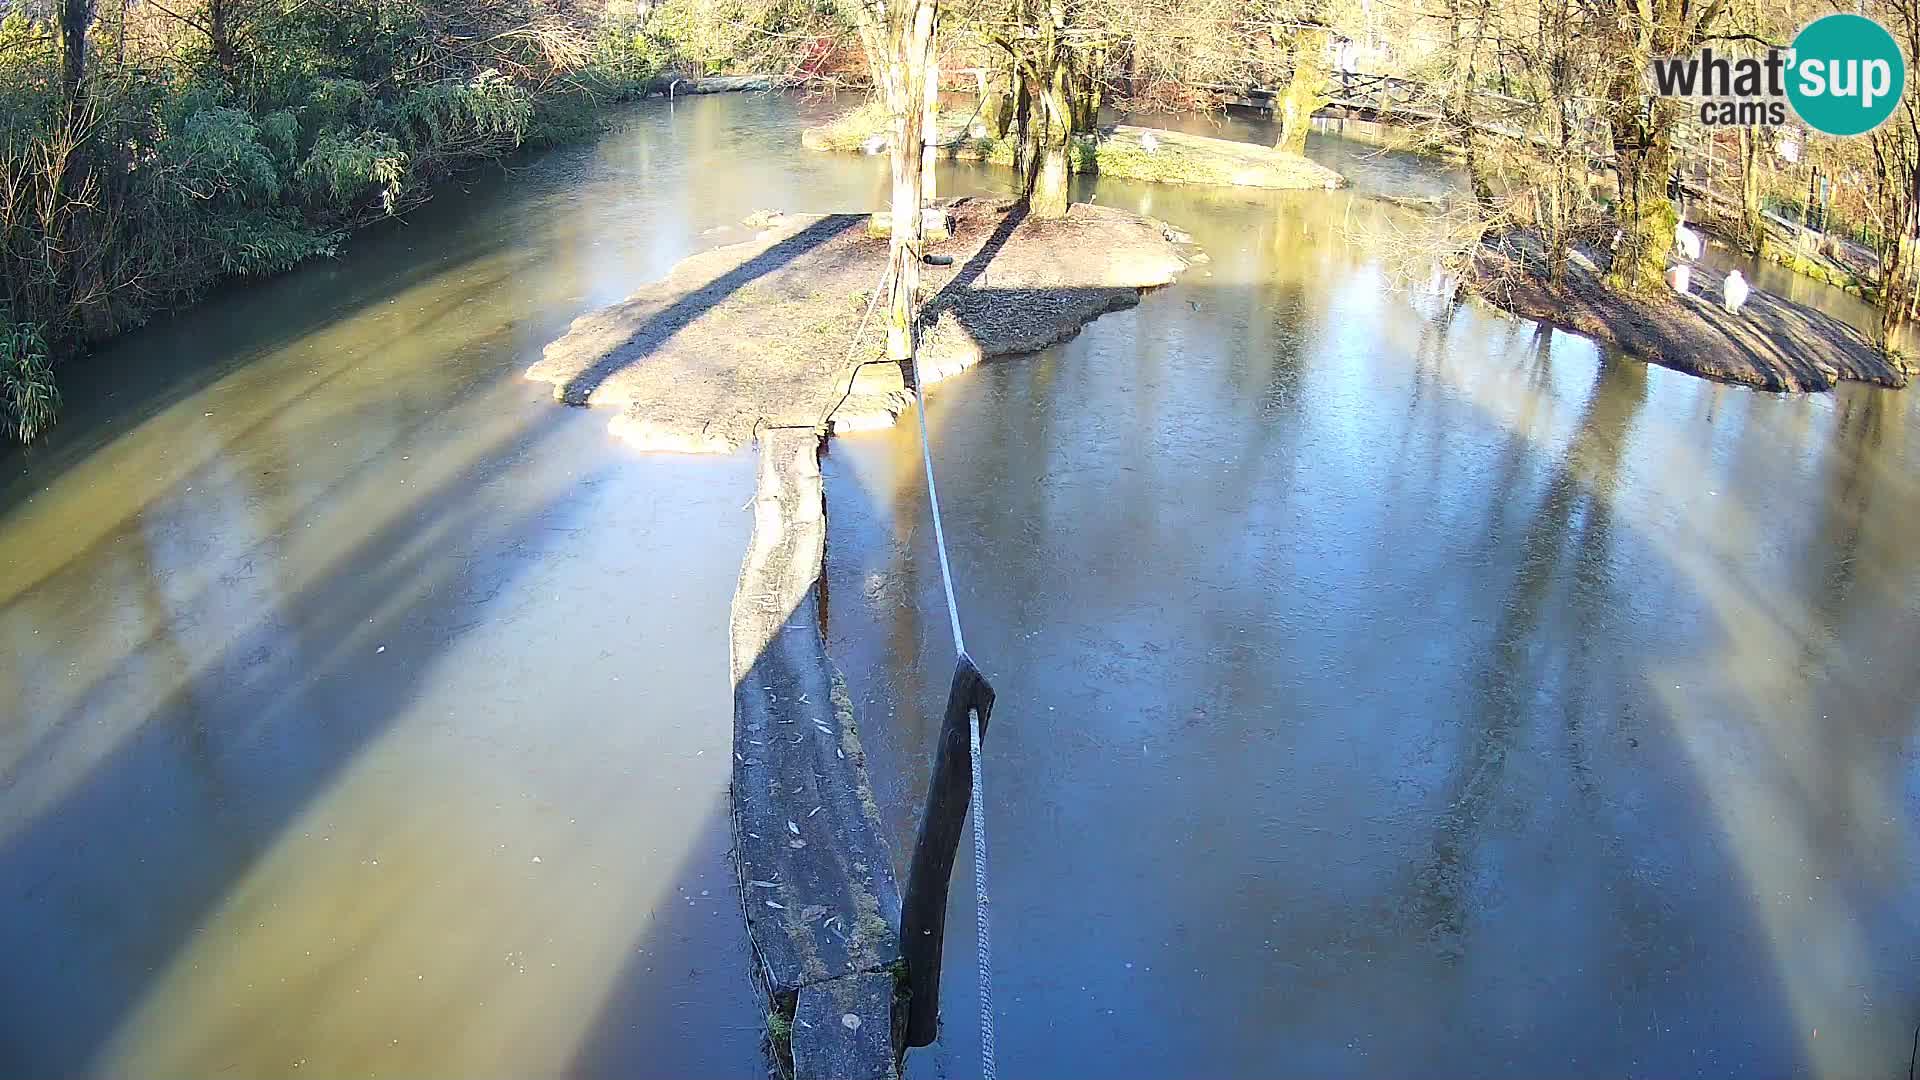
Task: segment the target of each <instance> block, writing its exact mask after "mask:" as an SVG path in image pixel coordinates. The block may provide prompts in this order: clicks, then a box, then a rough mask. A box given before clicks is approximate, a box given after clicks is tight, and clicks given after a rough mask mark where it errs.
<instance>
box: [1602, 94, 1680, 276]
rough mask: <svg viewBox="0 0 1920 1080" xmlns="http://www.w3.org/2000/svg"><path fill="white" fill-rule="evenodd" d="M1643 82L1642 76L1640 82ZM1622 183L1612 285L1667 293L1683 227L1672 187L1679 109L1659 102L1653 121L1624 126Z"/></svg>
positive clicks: (1618, 159)
mask: <svg viewBox="0 0 1920 1080" xmlns="http://www.w3.org/2000/svg"><path fill="white" fill-rule="evenodd" d="M1636 78H1637V76H1636ZM1613 153H1614V171H1615V173H1616V174H1617V175H1618V177H1619V192H1620V203H1619V217H1620V245H1619V247H1618V248H1617V249H1616V250H1615V252H1614V256H1613V265H1612V266H1611V267H1610V268H1609V269H1608V271H1607V279H1608V281H1609V282H1611V283H1612V284H1613V286H1614V287H1615V288H1618V289H1622V290H1624V291H1626V292H1630V293H1640V294H1642V295H1646V294H1651V293H1656V292H1659V291H1660V290H1661V289H1663V288H1665V280H1664V279H1665V274H1666V268H1667V253H1668V252H1670V251H1672V250H1673V234H1674V229H1675V227H1676V226H1677V225H1678V224H1679V222H1680V216H1679V215H1678V214H1677V213H1675V212H1674V209H1673V201H1672V200H1671V199H1669V198H1667V182H1668V181H1669V180H1670V179H1671V178H1672V176H1673V109H1672V106H1671V104H1670V103H1669V102H1668V101H1667V100H1666V99H1664V98H1654V99H1653V100H1652V101H1651V103H1650V108H1649V110H1648V115H1646V116H1645V117H1644V118H1642V119H1639V120H1637V121H1636V122H1633V123H1629V124H1623V125H1619V126H1617V127H1616V128H1615V131H1614V138H1613Z"/></svg>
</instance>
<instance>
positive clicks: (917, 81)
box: [887, 0, 939, 375]
mask: <svg viewBox="0 0 1920 1080" xmlns="http://www.w3.org/2000/svg"><path fill="white" fill-rule="evenodd" d="M912 10H913V14H912V17H911V18H909V19H903V20H901V23H900V26H899V28H898V35H897V37H896V38H895V44H894V47H893V49H892V51H891V56H890V58H889V62H888V74H887V79H888V84H889V88H890V90H891V91H892V93H891V95H890V96H891V97H892V99H893V101H894V102H895V106H894V110H893V154H892V160H893V247H892V250H891V252H890V253H889V259H890V264H891V268H892V275H891V276H892V279H893V290H892V293H891V294H890V296H889V300H890V303H889V305H888V316H889V317H888V323H887V355H888V357H890V358H891V359H893V360H896V361H899V362H902V363H905V362H907V361H910V360H912V359H913V358H914V356H915V350H916V349H917V347H918V345H919V332H918V326H917V325H916V311H915V307H916V304H917V301H918V293H919V291H920V260H921V258H922V256H923V255H924V254H925V253H926V246H925V235H924V233H923V232H922V230H921V227H920V207H921V204H922V189H921V182H922V180H923V178H924V176H925V172H924V166H925V163H926V158H925V149H926V148H925V137H926V130H925V128H924V126H923V125H924V123H925V120H926V115H927V111H926V94H927V89H926V84H927V76H928V69H929V68H930V67H931V66H932V63H933V36H934V30H935V25H936V22H937V19H938V14H939V12H938V7H937V5H936V4H935V3H934V0H918V3H917V4H916V5H915V6H914V8H913V9H912ZM915 374H916V375H918V372H917V371H916V372H915Z"/></svg>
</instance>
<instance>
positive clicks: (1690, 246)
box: [1673, 210, 1700, 260]
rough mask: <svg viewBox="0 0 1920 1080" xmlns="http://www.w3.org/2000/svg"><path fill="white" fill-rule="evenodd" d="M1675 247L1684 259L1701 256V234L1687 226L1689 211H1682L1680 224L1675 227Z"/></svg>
mask: <svg viewBox="0 0 1920 1080" xmlns="http://www.w3.org/2000/svg"><path fill="white" fill-rule="evenodd" d="M1673 247H1674V250H1675V251H1678V252H1679V253H1680V257H1681V258H1683V259H1689V260H1694V259H1698V258H1700V234H1699V233H1697V232H1694V231H1693V230H1692V229H1689V228H1687V212H1686V211H1685V210H1681V211H1680V224H1678V225H1676V226H1674V229H1673Z"/></svg>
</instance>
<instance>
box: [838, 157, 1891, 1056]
mask: <svg viewBox="0 0 1920 1080" xmlns="http://www.w3.org/2000/svg"><path fill="white" fill-rule="evenodd" d="M1255 130H1256V133H1257V126H1256V128H1255ZM1313 152H1315V153H1316V154H1318V155H1320V156H1322V157H1323V159H1325V160H1328V161H1329V162H1330V163H1332V164H1335V165H1336V167H1341V168H1343V169H1346V170H1347V171H1349V172H1352V173H1354V174H1355V175H1356V176H1358V177H1360V178H1361V183H1360V184H1358V185H1357V188H1358V190H1357V191H1353V192H1339V193H1333V194H1325V193H1312V194H1277V195H1260V194H1252V193H1235V192H1206V191H1199V190H1187V189H1177V188H1166V187H1145V186H1138V185H1129V184H1125V183H1117V182H1110V181H1102V182H1101V183H1100V184H1099V185H1098V187H1097V190H1096V191H1095V192H1094V197H1097V198H1098V199H1099V201H1101V202H1103V203H1107V204H1111V205H1118V206H1124V207H1130V208H1138V209H1141V210H1145V211H1148V212H1151V213H1153V214H1155V215H1158V216H1160V217H1162V218H1164V219H1166V220H1168V221H1171V222H1174V223H1176V224H1178V225H1179V226H1180V227H1182V228H1184V229H1187V230H1189V231H1191V232H1192V233H1193V234H1194V236H1195V238H1196V239H1197V240H1198V242H1199V243H1200V245H1201V246H1202V247H1203V248H1205V249H1206V251H1207V252H1209V253H1210V255H1211V256H1212V261H1211V262H1210V263H1209V264H1207V265H1205V266H1203V267H1200V268H1196V270H1194V271H1191V272H1189V274H1188V275H1187V276H1186V277H1184V278H1183V279H1182V280H1181V281H1180V282H1179V283H1178V284H1176V285H1174V286H1172V287H1169V288H1167V289H1164V290H1161V291H1158V292H1156V293H1154V294H1152V295H1150V296H1148V297H1147V298H1146V299H1145V300H1144V302H1143V303H1142V304H1141V305H1140V306H1139V307H1138V308H1137V309H1135V310H1132V311H1129V312H1124V313H1120V314H1116V315H1111V316H1107V317H1104V318H1102V319H1101V320H1099V321H1098V322H1097V323H1095V324H1094V325H1092V326H1091V327H1089V328H1088V329H1087V330H1086V331H1085V332H1083V333H1082V334H1081V335H1080V336H1078V337H1077V338H1075V339H1074V340H1072V341H1071V342H1069V343H1067V344H1065V345H1063V346H1060V347H1058V348H1055V349H1050V350H1048V351H1046V352H1044V353H1041V354H1039V355H1037V356H1034V357H1031V358H1026V359H1021V360H1017V361H1010V362H1005V363H996V364H990V365H987V366H985V367H982V368H979V369H975V370H973V371H970V372H968V373H966V374H965V375H963V376H961V377H959V378H957V379H955V380H953V381H951V382H948V383H942V384H940V385H939V386H938V387H936V388H935V389H934V391H933V396H932V400H931V403H930V407H929V414H928V419H929V422H930V424H931V428H932V432H933V446H934V457H935V460H936V464H937V468H938V469H939V491H940V495H941V500H942V505H943V508H944V510H945V526H946V534H947V537H948V540H949V544H950V547H951V555H952V559H953V564H954V575H955V578H956V580H957V585H958V590H959V600H960V607H961V609H962V617H963V619H964V622H965V630H966V639H967V645H968V649H969V652H970V653H971V654H972V655H973V657H974V658H975V659H976V660H977V661H978V662H979V664H980V665H981V667H982V668H983V669H984V670H985V671H986V672H987V674H988V675H989V677H990V678H991V679H992V680H993V681H994V682H995V684H996V686H997V688H998V691H999V705H998V707H997V709H996V711H995V715H994V719H993V726H992V729H991V734H990V736H989V738H988V740H987V750H986V790H987V804H988V813H987V820H988V822H989V824H990V826H991V829H990V836H991V840H992V858H991V860H990V862H991V867H990V869H991V873H992V884H991V890H990V891H991V895H992V897H993V901H994V904H993V908H992V913H993V918H994V960H995V968H994V973H993V974H994V987H995V990H994V992H995V1000H996V1002H997V1004H998V1006H999V1008H998V1010H997V1013H996V1020H997V1023H998V1032H999V1050H1000V1068H1001V1069H1002V1070H1003V1071H1005V1072H1006V1073H1007V1074H1009V1075H1034V1076H1068V1075H1085V1076H1101V1077H1122V1076H1140V1077H1165V1076H1255V1075H1265V1076H1273V1075H1312V1076H1338V1075H1351V1076H1410V1075H1474V1076H1511V1077H1516V1078H1519V1077H1540V1076H1594V1077H1610V1076H1662V1077H1664V1076H1680V1075H1689V1076H1691V1075H1702V1076H1727V1075H1743V1076H1813V1077H1893V1076H1898V1075H1903V1074H1904V1069H1905V1068H1906V1065H1907V1061H1908V1054H1909V1049H1910V1040H1911V1038H1912V1036H1913V1033H1914V1030H1915V1025H1916V1023H1920V969H1917V968H1916V965H1915V960H1916V951H1917V947H1920V895H1916V885H1917V884H1920V830H1917V829H1916V822H1915V820H1914V811H1915V808H1916V805H1917V804H1916V798H1920V769H1916V747H1915V740H1916V733H1917V731H1920V543H1917V542H1916V540H1920V415H1916V409H1920V395H1915V394H1913V393H1907V394H1901V393H1897V392H1889V391H1881V390H1873V389H1867V388H1863V387H1858V386H1847V387H1843V388H1842V389H1841V390H1840V391H1839V392H1838V393H1835V394H1831V395H1821V396H1816V397H1797V398H1786V397H1776V396H1769V395H1765V394H1758V393H1753V392H1750V391H1746V390H1739V389H1733V388H1729V387H1721V386H1716V385H1714V384H1711V383H1707V382H1704V381H1700V380H1697V379H1694V378H1691V377H1688V376H1685V375H1681V374H1678V373H1675V372H1671V371H1668V370H1665V369H1662V368H1657V367H1648V366H1646V365H1644V364H1640V363H1636V362H1633V361H1628V360H1622V359H1617V358H1614V357H1610V356H1607V355H1605V354H1603V353H1602V352H1601V351H1600V350H1598V349H1597V348H1595V347H1594V346H1593V345H1592V344H1591V343H1589V342H1587V341H1585V340H1582V339H1579V338H1576V337H1572V336H1568V335H1564V334H1560V333H1555V332H1553V331H1551V330H1546V329H1543V328H1541V327H1539V326H1537V325H1535V324H1533V323H1531V322H1529V321H1526V320H1521V319H1516V318H1512V317H1510V316H1507V315H1505V314H1501V313H1498V312H1492V311H1487V310H1484V309H1480V308H1477V307H1467V308H1463V309H1461V310H1459V311H1457V312H1449V311H1448V310H1447V309H1446V308H1445V306H1444V305H1442V304H1439V303H1437V302H1436V301H1435V300H1434V299H1433V298H1430V297H1421V296H1419V295H1417V294H1408V293H1406V292H1398V291H1395V290H1393V289H1391V288H1390V287H1389V284H1390V282H1389V275H1388V268H1387V266H1386V265H1385V260H1383V258H1382V257H1381V255H1380V253H1379V250H1378V249H1377V248H1375V247H1372V246H1370V245H1369V243H1368V241H1367V239H1366V238H1368V237H1381V236H1388V235H1391V229H1392V226H1393V225H1394V223H1396V222H1401V221H1404V218H1403V217H1402V216H1401V215H1400V214H1399V213H1398V212H1397V210H1396V208H1393V207H1389V206H1386V205H1383V204H1382V203H1381V202H1380V201H1378V200H1377V199H1375V198H1373V197H1371V196H1372V194H1374V193H1381V192H1386V193H1393V194H1411V195H1416V196H1417V195H1424V194H1430V193H1431V192H1430V190H1429V189H1430V188H1431V186H1432V184H1433V183H1434V181H1435V178H1434V177H1432V176H1429V175H1426V174H1425V172H1424V169H1423V168H1422V167H1419V166H1417V165H1415V164H1412V163H1409V162H1407V161H1406V159H1404V158H1394V157H1391V156H1388V157H1372V156H1364V157H1362V158H1360V159H1359V160H1355V158H1354V155H1355V154H1360V153H1362V152H1361V151H1357V150H1354V149H1352V148H1350V147H1345V146H1342V145H1340V144H1335V143H1320V144H1318V145H1317V146H1315V147H1314V148H1313ZM1755 280H1756V281H1757V282H1758V283H1759V287H1762V288H1768V287H1774V286H1773V284H1772V283H1773V281H1774V279H1773V278H1772V277H1768V276H1756V279H1755ZM1807 295H1812V294H1811V293H1810V292H1809V293H1808V294H1807ZM1822 299H1823V302H1826V301H1831V303H1832V306H1833V308H1834V310H1835V312H1836V314H1841V315H1843V316H1846V315H1849V314H1858V313H1857V312H1853V311H1852V309H1851V307H1850V305H1852V303H1853V302H1852V301H1850V300H1849V299H1848V298H1846V297H1844V296H1829V297H1825V298H1822ZM916 439H917V431H916V430H915V429H913V428H912V427H906V428H901V429H896V430H894V431H891V432H884V433H874V434H865V435H858V436H853V437H849V438H845V439H839V440H836V441H835V443H834V444H833V447H832V453H831V455H830V457H829V458H828V462H827V464H828V516H829V521H830V523H831V524H830V536H831V539H830V542H829V565H830V570H831V586H832V588H831V593H830V595H831V596H832V598H833V602H834V604H833V610H832V612H831V616H832V618H831V622H830V626H831V630H832V633H833V635H834V640H833V647H834V650H835V653H836V655H837V656H838V657H839V658H840V660H841V661H842V663H843V664H844V665H845V666H846V667H847V669H848V671H849V677H850V680H851V682H852V684H853V686H854V689H855V695H856V701H857V702H858V704H859V707H860V711H861V713H862V715H863V725H864V727H863V730H864V732H865V733H866V745H867V747H868V750H869V752H870V754H871V757H872V760H873V763H874V773H875V776H876V778H877V780H876V782H877V784H878V785H879V787H880V792H879V794H880V802H881V805H882V806H883V808H884V809H885V810H886V812H887V814H888V816H889V819H890V821H891V822H892V826H893V828H894V836H895V843H896V847H897V850H898V851H905V850H907V845H908V844H909V843H910V839H911V834H912V827H913V822H914V820H915V819H916V816H917V813H918V807H919V802H920V800H921V798H922V797H923V796H922V793H923V791H924V784H925V775H926V770H927V767H928V762H927V756H928V752H929V751H930V749H931V747H932V746H933V743H934V737H935V732H936V730H937V727H938V724H939V718H940V708H941V705H942V701H943V697H944V694H945V690H946V685H947V680H948V678H949V675H950V672H951V670H952V668H951V665H952V642H951V637H950V634H949V632H948V627H947V620H946V612H945V608H944V601H943V597H942V590H941V585H940V574H939V570H938V565H937V562H936V561H935V555H934V552H933V548H932V529H931V527H930V521H929V518H928V516H927V510H926V503H925V482H924V480H923V479H922V477H921V463H920V458H919V449H918V443H917V441H916ZM962 847H963V849H965V848H966V847H967V845H965V844H963V845H962ZM970 864H971V860H970V855H968V854H963V856H962V859H961V865H960V866H959V867H958V868H957V869H956V872H955V881H956V883H957V884H956V889H955V908H954V911H953V914H952V916H951V918H950V921H949V924H948V926H949V934H950V938H949V944H948V949H947V956H948V964H949V965H950V966H949V968H948V970H947V973H946V979H945V987H946V997H945V999H944V1004H945V1010H946V1024H947V1026H946V1029H945V1032H944V1035H943V1037H942V1039H941V1041H940V1042H939V1043H938V1044H937V1045H936V1046H935V1047H934V1048H933V1049H932V1050H931V1051H928V1052H922V1053H919V1054H916V1055H915V1056H914V1057H913V1058H912V1059H911V1060H910V1068H909V1075H910V1076H914V1077H961V1076H968V1075H973V1073H974V1071H975V1070H976V1069H977V1060H978V1059H977V1055H978V1053H979V1041H978V1036H977V1034H976V1023H977V1013H976V1010H977V1004H976V997H975V993H974V981H973V980H974V968H975V965H974V962H973V960H972V958H973V956H974V949H973V947H972V946H973V944H974V939H973V933H972V927H973V919H972V918H971V914H972V912H971V908H972V906H973V900H972V895H973V890H972V888H971V877H970V871H969V866H970Z"/></svg>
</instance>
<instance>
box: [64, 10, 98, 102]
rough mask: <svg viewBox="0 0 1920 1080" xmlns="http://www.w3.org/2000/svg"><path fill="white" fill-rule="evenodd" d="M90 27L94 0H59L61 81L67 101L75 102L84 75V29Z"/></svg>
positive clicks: (85, 70)
mask: <svg viewBox="0 0 1920 1080" xmlns="http://www.w3.org/2000/svg"><path fill="white" fill-rule="evenodd" d="M92 26H93V0H60V84H61V86H62V87H63V88H64V89H65V90H66V94H67V100H68V101H70V102H72V101H78V100H80V94H81V83H82V81H83V80H85V79H86V77H87V31H88V30H89V29H91V28H92Z"/></svg>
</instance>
